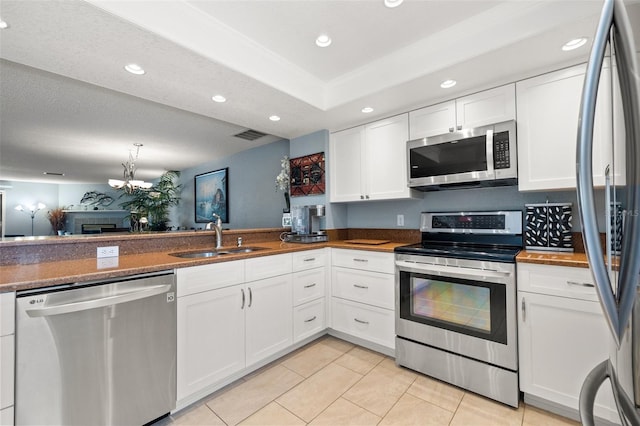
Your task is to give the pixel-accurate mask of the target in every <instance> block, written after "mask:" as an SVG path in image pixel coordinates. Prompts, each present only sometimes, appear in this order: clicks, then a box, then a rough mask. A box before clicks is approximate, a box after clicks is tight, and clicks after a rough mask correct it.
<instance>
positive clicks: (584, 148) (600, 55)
mask: <svg viewBox="0 0 640 426" xmlns="http://www.w3.org/2000/svg"><path fill="white" fill-rule="evenodd" d="M613 6H614V2H613V0H605V4H604V6H603V8H602V15H601V17H600V22H599V23H598V28H597V31H596V35H595V37H594V40H593V47H592V50H591V55H590V57H589V63H588V65H587V73H586V76H585V81H584V86H583V89H582V101H581V103H580V116H579V118H578V138H577V142H576V189H577V193H578V206H579V211H580V221H581V225H582V236H583V240H584V246H585V251H586V253H587V258H588V260H589V266H590V269H591V273H592V274H593V279H594V280H595V283H596V289H597V291H598V295H599V296H600V297H599V299H600V304H601V305H602V309H603V311H604V313H605V317H606V319H607V323H608V324H609V328H610V329H611V331H612V333H613V336H614V339H615V342H616V344H617V345H618V346H619V345H620V336H619V335H618V332H617V330H618V328H619V327H618V323H619V318H618V309H617V308H618V305H617V303H616V299H615V295H614V293H613V292H612V290H611V282H610V281H609V275H608V274H607V268H606V265H605V263H604V259H602V255H601V254H602V246H601V244H600V235H599V232H598V223H597V219H596V207H595V201H594V190H593V165H592V158H593V129H594V124H595V111H596V99H597V94H598V85H599V81H600V72H601V70H602V65H603V62H604V56H605V51H606V47H607V42H608V38H609V31H610V30H611V26H612V25H613Z"/></svg>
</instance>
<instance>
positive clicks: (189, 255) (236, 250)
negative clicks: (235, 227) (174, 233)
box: [169, 247, 266, 259]
mask: <svg viewBox="0 0 640 426" xmlns="http://www.w3.org/2000/svg"><path fill="white" fill-rule="evenodd" d="M258 250H266V249H265V248H264V247H232V248H223V249H219V250H200V251H182V252H177V253H169V255H170V256H175V257H182V258H186V259H198V258H207V257H216V256H222V255H225V254H240V253H251V252H254V251H258Z"/></svg>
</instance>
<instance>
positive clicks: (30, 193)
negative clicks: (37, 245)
mask: <svg viewBox="0 0 640 426" xmlns="http://www.w3.org/2000/svg"><path fill="white" fill-rule="evenodd" d="M11 185H12V187H11V188H7V189H6V190H5V194H6V197H7V198H6V210H5V215H6V216H5V222H6V223H5V230H4V233H5V235H25V236H30V235H31V215H30V214H29V213H28V212H19V211H17V210H15V207H16V206H17V205H18V204H21V205H22V206H24V207H25V209H26V208H27V207H28V206H31V205H37V204H38V203H43V204H44V205H45V206H46V207H45V208H44V209H42V210H40V211H38V212H37V213H36V214H35V216H34V218H33V235H53V229H52V228H51V224H50V223H49V219H47V211H49V210H50V209H53V208H56V207H58V205H59V204H58V186H59V185H56V184H50V183H31V182H11Z"/></svg>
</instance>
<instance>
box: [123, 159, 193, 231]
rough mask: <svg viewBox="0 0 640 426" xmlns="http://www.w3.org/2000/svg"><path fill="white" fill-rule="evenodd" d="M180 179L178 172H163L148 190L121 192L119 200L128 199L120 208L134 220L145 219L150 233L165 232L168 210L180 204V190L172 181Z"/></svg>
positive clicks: (137, 189)
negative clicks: (128, 212)
mask: <svg viewBox="0 0 640 426" xmlns="http://www.w3.org/2000/svg"><path fill="white" fill-rule="evenodd" d="M178 177H180V172H179V171H176V170H171V171H168V172H165V173H164V174H163V175H162V176H160V179H159V180H158V182H157V183H155V184H154V185H153V186H152V187H151V188H149V189H140V188H136V189H134V190H133V191H132V192H131V193H129V194H127V193H126V192H123V193H122V194H121V195H120V197H119V198H123V197H127V198H128V199H127V200H126V201H124V202H122V203H120V206H121V207H122V208H123V209H125V210H129V211H130V212H131V214H132V219H133V217H135V218H136V220H139V219H140V218H143V217H146V218H147V221H148V223H149V229H151V230H152V231H165V230H166V229H167V222H168V221H169V208H170V207H172V206H177V205H178V204H179V203H180V188H181V187H182V185H176V183H175V182H174V179H177V178H178Z"/></svg>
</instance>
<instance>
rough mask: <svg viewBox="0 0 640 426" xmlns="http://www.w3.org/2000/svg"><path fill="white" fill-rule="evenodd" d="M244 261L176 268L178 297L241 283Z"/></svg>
mask: <svg viewBox="0 0 640 426" xmlns="http://www.w3.org/2000/svg"><path fill="white" fill-rule="evenodd" d="M244 262H245V261H244V260H236V261H233V262H222V263H215V264H211V265H201V266H192V267H189V268H181V269H178V270H177V271H176V275H177V283H178V284H177V293H178V297H181V296H187V295H189V294H194V293H201V292H203V291H208V290H215V289H218V288H223V287H228V286H230V285H235V284H241V283H243V282H244Z"/></svg>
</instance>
